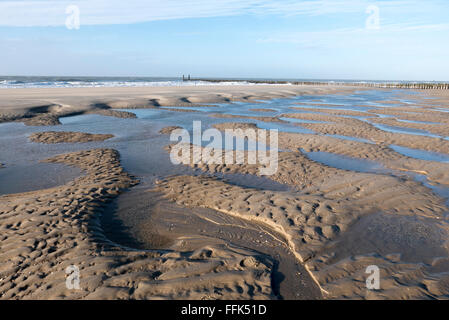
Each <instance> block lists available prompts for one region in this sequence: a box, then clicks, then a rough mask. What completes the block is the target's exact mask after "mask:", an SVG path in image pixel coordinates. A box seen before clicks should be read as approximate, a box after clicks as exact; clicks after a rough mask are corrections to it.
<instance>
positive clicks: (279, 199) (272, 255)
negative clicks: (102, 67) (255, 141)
mask: <svg viewBox="0 0 449 320" xmlns="http://www.w3.org/2000/svg"><path fill="white" fill-rule="evenodd" d="M0 94H1V99H0V136H1V139H0V148H1V150H2V152H1V154H0V185H1V187H0V299H194V300H200V299H201V300H204V299H212V300H213V299H240V300H244V299H257V300H259V299H261V300H266V299H288V300H290V299H292V300H293V299H440V298H447V297H448V296H449V251H448V250H449V247H448V245H449V242H448V239H449V220H448V219H449V215H448V214H449V207H448V205H449V107H448V105H449V93H448V92H447V90H411V89H403V90H397V89H380V88H372V89H368V88H360V87H351V86H342V87H339V86H309V85H305V86H300V85H299V86H297V85H229V86H213V85H211V86H198V87H196V86H180V87H176V86H172V87H139V88H119V87H115V88H46V89H42V88H40V89H32V88H28V89H0ZM194 121H201V122H202V127H203V129H204V130H205V129H217V131H218V132H221V133H225V132H226V130H229V129H234V130H236V129H241V132H244V131H245V130H247V129H249V130H255V129H265V130H269V129H277V130H279V131H278V134H277V143H278V149H279V152H278V153H277V158H276V159H277V163H276V164H277V169H276V171H275V173H274V174H272V175H263V174H261V173H260V170H259V169H260V167H261V166H262V167H264V166H265V167H267V166H268V165H266V164H263V163H260V162H257V163H254V164H252V163H243V164H226V163H225V158H224V157H223V158H222V160H223V161H222V163H210V162H204V161H200V162H198V163H195V162H194V161H193V160H192V161H190V162H189V163H188V164H173V163H172V162H171V161H170V160H171V158H170V154H171V151H172V148H173V146H174V144H175V141H172V140H171V139H170V135H173V134H174V133H176V132H177V131H179V130H181V129H186V130H187V131H189V132H190V131H192V130H193V127H192V123H193V122H194ZM239 132H240V131H239ZM240 138H242V139H244V138H245V135H242V136H241V137H240ZM270 139H271V138H270ZM271 142H272V141H267V145H268V144H269V143H271ZM186 150H188V151H189V152H191V154H189V157H190V156H191V157H192V159H193V158H194V157H195V152H196V151H195V150H197V151H200V152H202V154H204V152H206V153H207V152H209V153H210V152H211V148H210V146H206V145H199V146H198V145H195V144H190V143H189V144H187V145H186ZM237 151H238V150H235V149H234V150H231V154H234V158H235V159H237V155H236V153H237ZM276 151H277V150H276ZM214 152H217V150H215V151H214ZM243 152H244V154H245V159H249V158H250V157H251V156H254V157H256V154H257V152H256V151H255V150H249V149H246V150H243ZM373 265H375V266H377V267H378V268H379V269H380V279H381V287H380V289H377V290H369V289H367V287H366V278H367V276H368V275H367V273H366V269H367V267H369V266H373ZM70 266H76V267H77V268H78V269H79V273H80V288H79V289H76V290H73V289H70V288H68V287H67V285H66V282H67V281H66V280H67V277H68V274H67V272H66V270H67V267H70Z"/></svg>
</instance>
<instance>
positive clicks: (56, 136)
mask: <svg viewBox="0 0 449 320" xmlns="http://www.w3.org/2000/svg"><path fill="white" fill-rule="evenodd" d="M113 137H114V135H112V134H91V133H84V132H63V131H59V132H58V131H47V132H36V133H33V134H32V135H31V136H30V138H29V139H30V140H31V141H33V142H38V143H46V144H52V143H79V142H92V141H104V140H107V139H110V138H113Z"/></svg>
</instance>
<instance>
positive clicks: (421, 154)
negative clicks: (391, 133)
mask: <svg viewBox="0 0 449 320" xmlns="http://www.w3.org/2000/svg"><path fill="white" fill-rule="evenodd" d="M390 148H391V149H393V150H394V151H396V152H398V153H400V154H402V155H404V156H407V157H410V158H415V159H419V160H427V161H438V162H443V163H449V155H446V154H443V153H438V152H431V151H425V150H419V149H411V148H406V147H402V146H396V145H390Z"/></svg>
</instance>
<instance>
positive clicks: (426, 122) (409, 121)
mask: <svg viewBox="0 0 449 320" xmlns="http://www.w3.org/2000/svg"><path fill="white" fill-rule="evenodd" d="M396 120H397V121H399V122H405V123H415V124H436V125H442V123H441V122H430V121H416V120H404V119H396Z"/></svg>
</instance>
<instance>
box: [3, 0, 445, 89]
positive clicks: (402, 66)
mask: <svg viewBox="0 0 449 320" xmlns="http://www.w3.org/2000/svg"><path fill="white" fill-rule="evenodd" d="M448 53H449V1H448V0H426V1H422V0H391V1H390V0H377V1H370V0H294V1H292V0H277V1H274V0H127V1H123V0H81V1H77V0H72V1H66V0H15V1H4V0H0V75H42V76H44V75H52V76H156V77H159V76H166V77H178V76H181V75H182V74H191V75H192V77H213V78H277V79H365V80H428V81H448V80H449V59H448V56H449V54H448Z"/></svg>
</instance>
